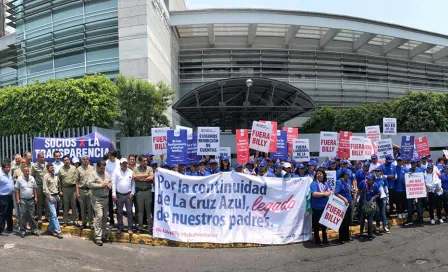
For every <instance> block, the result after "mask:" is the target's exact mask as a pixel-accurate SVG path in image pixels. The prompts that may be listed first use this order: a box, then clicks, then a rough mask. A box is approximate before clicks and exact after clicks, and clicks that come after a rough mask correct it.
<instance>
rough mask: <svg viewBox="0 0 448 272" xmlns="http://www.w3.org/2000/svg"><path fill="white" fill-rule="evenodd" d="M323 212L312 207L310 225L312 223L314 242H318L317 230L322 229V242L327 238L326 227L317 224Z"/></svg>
mask: <svg viewBox="0 0 448 272" xmlns="http://www.w3.org/2000/svg"><path fill="white" fill-rule="evenodd" d="M323 213H324V210H316V209H313V214H312V225H313V232H314V242H316V243H319V242H320V237H319V230H322V238H323V240H324V242H325V241H326V240H327V227H326V226H324V225H322V224H319V220H320V218H321V217H322V214H323Z"/></svg>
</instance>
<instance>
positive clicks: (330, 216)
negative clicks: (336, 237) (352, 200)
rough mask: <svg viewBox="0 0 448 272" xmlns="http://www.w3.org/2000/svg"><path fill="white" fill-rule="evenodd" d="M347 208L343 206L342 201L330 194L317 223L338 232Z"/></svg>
mask: <svg viewBox="0 0 448 272" xmlns="http://www.w3.org/2000/svg"><path fill="white" fill-rule="evenodd" d="M347 208H348V206H345V203H344V201H343V200H342V199H340V198H339V197H337V196H335V195H334V194H331V196H330V197H329V198H328V202H327V205H325V209H324V212H323V213H322V216H321V217H320V220H319V223H320V224H322V225H324V226H326V227H328V228H330V229H332V230H334V231H336V232H337V231H339V228H340V227H341V224H342V221H343V220H344V216H345V212H346V211H347Z"/></svg>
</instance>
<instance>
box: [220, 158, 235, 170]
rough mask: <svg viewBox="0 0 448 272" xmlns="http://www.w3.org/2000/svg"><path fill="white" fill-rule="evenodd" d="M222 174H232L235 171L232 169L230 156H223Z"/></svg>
mask: <svg viewBox="0 0 448 272" xmlns="http://www.w3.org/2000/svg"><path fill="white" fill-rule="evenodd" d="M220 169H221V172H231V171H232V170H233V168H232V167H230V158H229V157H228V156H223V157H222V158H221V167H220Z"/></svg>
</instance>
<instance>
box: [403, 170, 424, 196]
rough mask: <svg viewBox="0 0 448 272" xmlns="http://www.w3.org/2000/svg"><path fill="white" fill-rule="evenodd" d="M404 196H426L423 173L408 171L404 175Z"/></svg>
mask: <svg viewBox="0 0 448 272" xmlns="http://www.w3.org/2000/svg"><path fill="white" fill-rule="evenodd" d="M405 182H406V198H408V199H410V198H421V197H424V198H426V184H425V177H424V175H423V173H409V174H406V175H405Z"/></svg>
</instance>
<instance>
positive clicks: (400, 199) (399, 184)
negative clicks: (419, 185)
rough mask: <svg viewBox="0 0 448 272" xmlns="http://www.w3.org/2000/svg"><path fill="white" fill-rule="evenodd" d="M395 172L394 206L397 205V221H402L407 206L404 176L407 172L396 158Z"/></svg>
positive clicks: (402, 163)
mask: <svg viewBox="0 0 448 272" xmlns="http://www.w3.org/2000/svg"><path fill="white" fill-rule="evenodd" d="M395 172H396V173H397V180H396V181H395V204H396V205H397V214H398V219H404V218H406V214H405V210H406V206H407V198H406V181H405V175H406V173H408V172H409V170H408V168H407V167H406V166H404V161H403V160H402V159H401V157H397V166H396V167H395Z"/></svg>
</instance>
